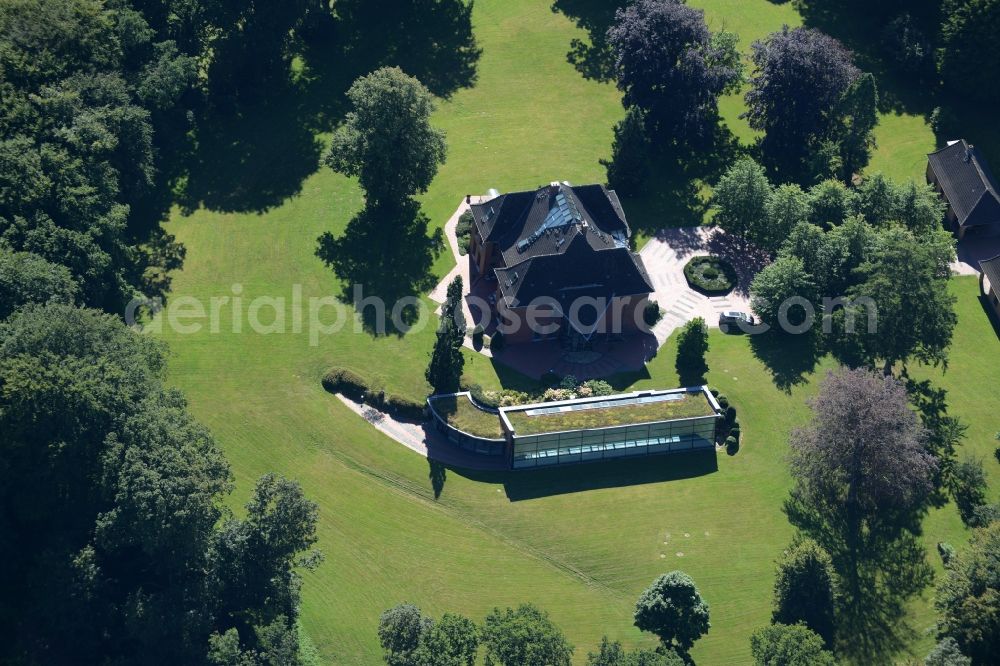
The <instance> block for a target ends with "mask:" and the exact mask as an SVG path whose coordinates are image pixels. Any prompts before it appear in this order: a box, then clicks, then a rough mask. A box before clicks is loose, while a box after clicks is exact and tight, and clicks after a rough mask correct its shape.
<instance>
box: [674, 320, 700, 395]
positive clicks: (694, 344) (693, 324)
mask: <svg viewBox="0 0 1000 666" xmlns="http://www.w3.org/2000/svg"><path fill="white" fill-rule="evenodd" d="M707 351H708V326H706V325H705V320H704V319H702V318H701V317H695V318H694V319H692V320H691V321H689V322H688V323H686V324H684V326H683V327H681V330H680V333H678V334H677V361H676V364H675V367H676V368H677V376H678V377H679V378H680V381H681V386H698V385H701V384H704V383H705V374H706V373H708V364H707V363H705V353H706V352H707Z"/></svg>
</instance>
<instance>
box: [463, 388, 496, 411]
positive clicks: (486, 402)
mask: <svg viewBox="0 0 1000 666" xmlns="http://www.w3.org/2000/svg"><path fill="white" fill-rule="evenodd" d="M469 393H470V394H471V395H472V400H473V402H477V403H479V404H480V405H483V406H484V407H490V408H492V409H496V408H497V407H499V406H500V394H499V393H497V392H496V391H484V390H483V387H482V386H480V385H479V384H473V385H472V386H470V387H469Z"/></svg>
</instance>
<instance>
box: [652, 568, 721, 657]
mask: <svg viewBox="0 0 1000 666" xmlns="http://www.w3.org/2000/svg"><path fill="white" fill-rule="evenodd" d="M635 626H637V627H639V629H641V630H643V631H648V632H650V633H653V634H656V635H657V636H659V637H660V641H662V643H663V645H664V647H666V648H674V649H676V650H677V651H678V652H679V653H680V654H682V655H684V654H687V653H688V651H689V650H690V649H691V647H692V646H693V645H694V643H695V641H696V640H698V639H699V638H701V637H702V636H704V635H705V634H707V633H708V629H709V627H710V626H711V625H710V623H709V621H708V604H707V603H705V601H704V600H703V599H702V598H701V594H700V593H699V592H698V588H697V587H695V584H694V581H693V580H691V577H690V576H688V575H687V574H686V573H684V572H683V571H671V572H670V573H667V574H663V575H662V576H660V577H659V578H657V579H656V580H655V581H653V584H652V585H650V586H649V588H648V589H647V590H646V591H645V592H643V593H642V595H641V596H640V597H639V600H638V601H637V602H636V604H635Z"/></svg>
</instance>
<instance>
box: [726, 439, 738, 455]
mask: <svg viewBox="0 0 1000 666" xmlns="http://www.w3.org/2000/svg"><path fill="white" fill-rule="evenodd" d="M739 450H740V441H739V440H738V439H736V438H735V437H733V436H732V435H730V436H729V437H726V453H728V454H729V455H732V454H734V453H736V452H737V451H739Z"/></svg>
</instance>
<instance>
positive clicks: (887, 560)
mask: <svg viewBox="0 0 1000 666" xmlns="http://www.w3.org/2000/svg"><path fill="white" fill-rule="evenodd" d="M784 511H785V514H786V515H787V516H788V521H789V522H790V523H791V524H792V526H794V527H795V528H797V529H798V530H800V531H801V532H802V533H804V534H806V535H807V536H809V537H811V538H813V539H815V540H816V541H817V542H818V543H819V545H820V546H822V547H823V548H824V550H826V551H827V552H828V553H829V554H830V556H831V558H833V563H834V569H835V570H836V571H837V572H838V573H839V574H840V577H841V580H840V584H839V589H840V599H839V600H838V604H837V625H838V628H837V639H838V652H839V653H841V654H844V655H846V656H848V657H853V658H854V660H855V661H856V662H857V663H894V659H893V658H894V657H896V656H897V655H899V654H900V653H901V652H902V651H904V650H906V648H907V646H909V645H912V643H913V641H914V640H915V639H916V638H917V637H918V633H917V631H916V630H915V629H914V627H912V626H911V625H910V624H909V623H908V621H907V617H906V612H907V607H908V604H909V601H910V600H911V599H913V598H914V597H915V596H916V595H918V594H920V593H921V592H922V591H923V590H925V589H926V588H927V587H928V586H929V585H930V584H931V583H932V582H933V578H934V572H933V570H932V569H931V567H930V565H929V564H928V562H927V553H926V550H925V548H924V545H923V542H922V540H921V528H920V526H921V521H922V519H923V516H924V514H925V512H923V511H919V512H917V513H916V514H913V515H909V516H906V515H899V512H893V511H891V510H887V511H885V512H883V515H881V516H880V517H879V519H878V520H877V521H876V522H869V524H868V525H867V527H866V529H865V530H863V531H862V533H861V535H860V542H859V543H856V544H854V546H853V547H852V544H851V542H850V536H849V531H848V530H847V521H846V518H845V516H844V515H843V514H842V513H839V512H837V513H835V518H833V519H829V517H828V516H827V514H828V511H827V510H825V509H824V510H822V511H818V510H817V509H816V507H815V506H813V505H812V504H811V503H810V501H807V500H803V499H802V498H801V496H800V495H799V494H798V493H797V492H796V491H795V490H793V491H792V493H791V496H790V497H789V498H788V500H786V502H785V505H784ZM824 516H827V517H824Z"/></svg>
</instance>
